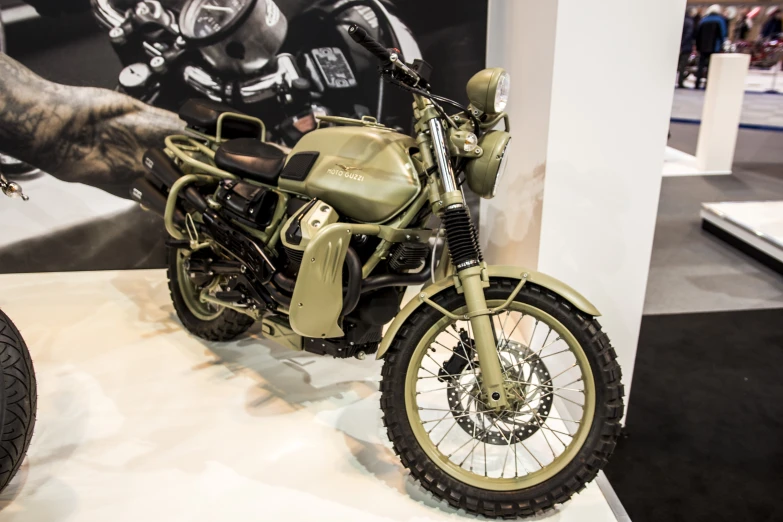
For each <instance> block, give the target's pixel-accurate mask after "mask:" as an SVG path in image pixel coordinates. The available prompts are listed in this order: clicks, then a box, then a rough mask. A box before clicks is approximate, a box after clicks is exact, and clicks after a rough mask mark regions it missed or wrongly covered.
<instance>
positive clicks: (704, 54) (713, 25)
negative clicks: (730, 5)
mask: <svg viewBox="0 0 783 522" xmlns="http://www.w3.org/2000/svg"><path fill="white" fill-rule="evenodd" d="M727 36H728V27H726V20H725V19H724V18H723V15H722V14H721V8H720V6H719V5H718V4H714V5H711V6H710V7H709V8H708V9H707V14H706V16H705V17H704V18H702V20H701V22H700V23H699V27H698V29H696V50H697V51H699V68H698V69H697V71H696V88H697V89H700V88H702V85H701V80H702V78H704V77H705V73H706V71H707V69H708V68H709V66H710V58H712V55H713V54H714V53H719V52H720V51H721V49H722V48H723V42H724V40H726V37H727Z"/></svg>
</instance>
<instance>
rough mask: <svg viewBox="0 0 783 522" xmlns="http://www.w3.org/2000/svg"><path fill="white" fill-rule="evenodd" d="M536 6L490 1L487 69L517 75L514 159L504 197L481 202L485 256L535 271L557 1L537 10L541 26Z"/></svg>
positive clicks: (512, 105) (512, 108)
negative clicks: (534, 16) (531, 12)
mask: <svg viewBox="0 0 783 522" xmlns="http://www.w3.org/2000/svg"><path fill="white" fill-rule="evenodd" d="M530 6H531V2H529V1H527V0H522V1H520V0H505V1H503V0H500V1H499V0H490V2H489V18H490V20H489V31H488V35H489V36H488V39H487V67H505V68H506V70H507V71H508V72H509V74H510V75H511V93H510V96H509V103H508V107H507V109H506V111H507V112H508V114H509V116H510V118H511V130H512V131H513V132H512V135H513V137H512V139H511V144H512V145H513V154H512V155H511V156H509V160H508V166H507V167H506V168H507V171H506V177H505V179H504V180H503V182H502V186H501V188H500V190H499V192H500V193H499V194H498V195H497V196H496V197H495V198H494V199H491V200H482V202H481V203H482V205H481V223H480V227H481V230H480V234H479V236H480V237H481V239H482V243H483V244H482V248H483V250H484V254H485V256H486V257H487V258H488V259H492V260H493V263H496V264H509V265H522V266H526V267H530V268H535V267H536V266H537V265H538V243H539V234H540V232H541V207H542V203H543V193H544V169H545V167H546V154H547V143H548V133H549V110H550V102H551V97H552V71H553V69H554V57H555V31H554V30H553V28H554V26H555V22H556V20H557V1H547V2H540V3H539V4H538V5H536V6H535V15H536V17H537V18H536V20H535V23H534V21H533V20H531V19H529V18H528V15H529V12H530V10H531V8H530ZM520 20H524V21H525V22H522V23H520ZM490 227H491V229H492V230H491V231H490Z"/></svg>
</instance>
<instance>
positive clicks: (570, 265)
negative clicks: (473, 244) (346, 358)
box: [480, 0, 685, 404]
mask: <svg viewBox="0 0 783 522" xmlns="http://www.w3.org/2000/svg"><path fill="white" fill-rule="evenodd" d="M684 12H685V0H667V1H665V2H661V1H660V0H635V1H632V2H629V1H628V0H603V1H601V2H587V1H585V0H560V1H558V2H547V1H544V2H542V1H538V0H493V1H491V2H490V3H489V27H488V31H487V34H488V40H487V65H488V66H501V67H506V68H507V69H508V70H509V71H510V73H511V95H510V102H509V112H510V116H511V126H512V135H513V136H514V137H513V139H512V142H511V146H512V155H511V157H510V162H509V165H508V169H507V172H506V177H505V178H504V179H503V181H502V185H501V186H500V189H499V195H498V196H497V197H496V198H495V199H494V200H491V201H482V214H481V221H482V222H481V234H480V238H481V241H482V246H483V247H484V250H485V253H486V256H485V257H486V259H487V261H488V262H490V263H504V264H523V265H528V266H529V267H530V268H537V269H538V270H540V271H542V272H545V273H548V274H549V275H551V276H554V277H556V278H558V279H560V280H562V281H564V282H566V283H568V284H569V285H571V286H573V287H574V288H576V289H577V290H578V291H579V292H580V293H582V294H583V295H585V296H586V297H587V298H588V299H589V300H590V301H592V302H593V303H594V304H595V305H596V307H597V308H598V309H599V310H600V311H601V312H602V314H603V316H602V317H601V318H600V321H601V323H602V325H603V326H604V328H605V330H606V332H607V333H608V334H609V336H610V338H611V340H612V344H613V345H614V346H615V348H616V350H617V353H618V356H619V362H620V364H621V365H622V367H623V380H624V382H625V384H626V392H627V394H628V393H630V385H631V377H632V375H633V365H634V360H635V357H636V346H637V342H638V338H639V328H640V326H641V319H642V309H643V306H644V294H645V291H646V289H647V274H648V271H649V267H650V254H651V251H652V242H653V233H654V229H655V221H656V216H657V212H658V197H659V195H660V185H661V172H662V170H663V159H664V148H665V146H666V138H667V134H668V127H669V115H670V114H671V106H672V99H673V96H674V94H673V91H674V89H672V78H673V76H674V71H675V70H676V68H677V55H678V49H679V45H680V37H681V33H682V20H683V14H684ZM618 42H620V44H619V45H618ZM631 43H632V44H631ZM626 404H627V402H626Z"/></svg>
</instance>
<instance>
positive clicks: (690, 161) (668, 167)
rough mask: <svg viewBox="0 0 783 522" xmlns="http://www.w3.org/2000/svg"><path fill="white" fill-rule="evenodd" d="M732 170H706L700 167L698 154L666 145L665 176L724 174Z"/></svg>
mask: <svg viewBox="0 0 783 522" xmlns="http://www.w3.org/2000/svg"><path fill="white" fill-rule="evenodd" d="M728 174H731V172H725V171H704V170H701V169H700V168H699V165H698V162H697V160H696V156H693V155H691V154H688V153H687V152H683V151H681V150H678V149H675V148H673V147H666V154H665V155H664V157H663V176H664V177H676V176H722V175H728Z"/></svg>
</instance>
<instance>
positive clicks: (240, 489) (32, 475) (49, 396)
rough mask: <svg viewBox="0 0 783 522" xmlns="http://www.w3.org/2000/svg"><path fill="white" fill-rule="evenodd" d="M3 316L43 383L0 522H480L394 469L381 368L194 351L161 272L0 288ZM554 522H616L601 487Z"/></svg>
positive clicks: (14, 282)
mask: <svg viewBox="0 0 783 522" xmlns="http://www.w3.org/2000/svg"><path fill="white" fill-rule="evenodd" d="M0 308H2V309H3V311H5V312H6V313H8V315H9V316H10V317H11V318H12V319H13V321H14V322H16V324H17V326H18V327H19V330H20V331H21V332H22V335H23V336H24V337H25V339H26V341H27V344H28V346H29V348H30V351H31V353H32V357H33V363H34V365H35V370H36V374H37V378H38V419H37V424H36V427H35V434H34V436H33V439H32V443H31V445H30V450H29V453H28V457H27V459H26V461H25V463H24V464H23V465H22V468H21V469H20V470H19V473H18V475H17V476H16V477H15V478H14V479H13V481H12V482H11V484H10V485H9V486H8V488H7V489H6V490H5V491H4V492H3V494H2V496H0V502H2V511H1V512H0V520H1V521H2V522H51V521H66V520H67V521H78V522H107V521H111V522H138V521H144V522H157V521H161V522H163V521H165V522H201V521H203V522H215V521H220V522H232V521H241V522H249V521H265V522H266V521H274V522H285V521H289V520H291V521H300V520H312V521H319V522H321V521H332V520H333V521H339V522H349V521H357V522H389V521H395V520H399V521H411V520H415V521H418V522H427V521H438V520H445V521H448V520H450V521H458V520H466V519H467V520H477V519H476V518H475V517H468V516H467V515H466V514H465V513H464V512H460V511H456V510H454V509H451V508H449V507H448V505H446V504H445V503H441V502H438V501H436V500H434V498H433V497H432V496H431V495H430V494H429V493H428V492H426V491H424V490H423V489H422V488H420V487H419V486H418V485H417V484H416V483H414V482H413V481H412V480H411V479H410V478H409V475H408V473H407V472H406V471H405V469H404V468H403V467H402V465H401V464H400V462H399V460H398V459H397V457H396V456H395V455H394V452H393V451H392V449H391V448H390V444H389V442H388V440H387V438H386V435H385V429H384V428H383V425H382V422H381V411H380V407H379V392H378V381H379V378H380V367H381V364H382V363H381V362H380V361H375V360H373V359H372V358H368V359H367V360H365V361H358V360H355V359H347V360H335V359H332V358H327V357H320V356H317V355H310V354H307V353H303V352H292V351H288V350H286V349H284V348H281V347H277V346H275V345H274V344H272V343H270V342H268V341H265V340H263V339H260V338H259V337H258V336H257V335H252V332H251V335H245V336H242V337H241V338H240V339H238V340H237V341H234V342H230V343H210V342H206V341H202V340H199V339H197V338H195V337H193V336H191V335H189V334H188V333H187V332H186V331H185V330H184V329H183V328H182V326H181V325H180V324H179V321H178V320H177V319H176V318H175V316H174V310H173V307H172V305H171V303H170V298H169V291H168V288H167V285H166V275H165V271H164V270H138V271H135V270H134V271H130V270H129V271H123V272H109V271H106V272H71V273H53V274H26V275H3V276H0ZM549 517H552V520H557V521H558V522H581V521H585V520H589V521H590V522H615V520H616V519H615V516H614V515H613V513H612V510H611V508H610V506H609V504H608V503H607V500H606V499H605V497H604V495H603V494H602V493H601V489H599V487H598V485H597V484H596V483H592V484H590V485H589V486H588V487H587V488H586V489H585V490H584V491H582V492H581V493H579V494H577V495H576V496H575V497H574V499H573V500H572V501H571V502H569V503H568V504H566V505H565V506H562V507H560V508H558V509H557V510H556V511H554V512H552V513H550V514H549V515H548V516H547V518H549ZM478 520H482V519H478Z"/></svg>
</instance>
